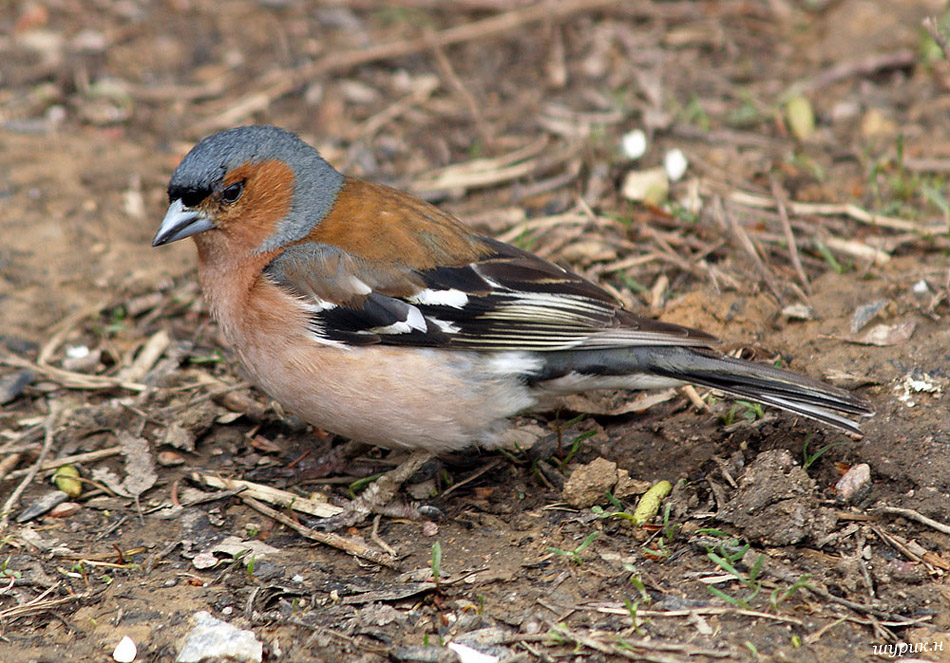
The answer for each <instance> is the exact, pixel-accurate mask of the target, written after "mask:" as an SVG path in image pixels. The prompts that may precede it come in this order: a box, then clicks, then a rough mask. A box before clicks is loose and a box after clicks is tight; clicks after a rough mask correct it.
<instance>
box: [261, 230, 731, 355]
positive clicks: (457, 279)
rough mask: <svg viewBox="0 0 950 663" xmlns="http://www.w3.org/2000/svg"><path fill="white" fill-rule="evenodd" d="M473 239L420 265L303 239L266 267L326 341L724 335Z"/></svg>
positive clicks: (581, 340) (594, 342) (551, 344)
mask: <svg viewBox="0 0 950 663" xmlns="http://www.w3.org/2000/svg"><path fill="white" fill-rule="evenodd" d="M475 241H476V242H477V244H478V245H479V246H480V247H481V250H480V251H479V252H478V257H476V258H475V259H472V260H469V261H467V262H464V263H463V264H459V265H457V266H451V267H445V266H438V267H429V268H423V269H419V268H413V267H412V266H410V265H407V264H405V263H404V262H400V261H399V260H398V258H397V259H396V260H387V261H384V262H380V261H373V260H367V259H365V258H363V257H360V256H358V255H355V254H353V253H350V252H348V251H345V250H343V249H341V248H339V247H338V246H335V245H330V244H324V243H319V242H312V241H306V242H302V243H298V244H294V245H291V246H289V247H288V248H287V249H286V250H285V251H284V252H283V253H281V254H280V255H279V256H278V257H277V258H275V259H274V260H273V261H272V262H271V263H270V264H269V265H268V266H267V268H266V269H265V275H266V277H267V278H269V279H270V280H271V282H273V283H274V284H276V285H277V286H278V287H280V288H282V289H284V290H285V291H287V292H289V293H291V294H292V295H294V296H295V297H296V298H297V299H298V300H299V301H300V303H301V306H303V307H305V308H306V310H307V312H308V315H309V319H310V321H311V331H312V332H313V334H314V335H315V336H316V337H317V339H318V340H320V341H322V342H327V343H335V344H343V345H367V344H386V345H410V346H422V347H444V348H456V349H467V350H482V351H503V350H531V351H539V352H552V351H558V350H570V349H602V348H617V347H628V346H639V345H685V346H707V345H711V344H714V343H716V342H717V340H716V339H715V338H714V337H712V336H710V335H708V334H706V333H704V332H701V331H697V330H694V329H689V328H686V327H681V326H679V325H673V324H667V323H662V322H657V321H655V320H651V319H648V318H640V317H637V316H635V315H633V314H632V313H630V312H628V311H626V310H624V309H623V308H622V307H621V306H620V305H619V303H618V302H617V301H616V300H615V299H614V298H613V297H612V296H611V295H610V294H608V293H607V292H606V291H605V290H603V289H602V288H600V287H598V286H597V285H595V284H593V283H591V282H590V281H587V280H586V279H584V278H582V277H580V276H578V275H577V274H574V273H572V272H570V271H567V270H565V269H563V268H561V267H558V266H557V265H554V264H553V263H550V262H548V261H546V260H543V259H541V258H538V257H537V256H534V255H532V254H530V253H527V252H525V251H522V250H520V249H517V248H515V247H513V246H510V245H507V244H503V243H501V242H497V241H494V240H491V239H488V238H480V237H479V238H475Z"/></svg>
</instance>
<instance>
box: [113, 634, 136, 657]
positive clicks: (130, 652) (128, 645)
mask: <svg viewBox="0 0 950 663" xmlns="http://www.w3.org/2000/svg"><path fill="white" fill-rule="evenodd" d="M136 653H138V651H137V650H136V648H135V643H134V642H132V638H130V637H129V636H125V637H124V638H122V639H121V640H119V644H117V645H116V646H115V651H114V652H112V659H113V660H115V661H118V663H132V661H134V660H135V655H136Z"/></svg>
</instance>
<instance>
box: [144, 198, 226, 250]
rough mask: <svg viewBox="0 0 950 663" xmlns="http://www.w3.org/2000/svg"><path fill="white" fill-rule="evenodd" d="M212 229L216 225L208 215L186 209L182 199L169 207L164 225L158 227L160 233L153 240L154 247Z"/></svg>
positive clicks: (163, 221)
mask: <svg viewBox="0 0 950 663" xmlns="http://www.w3.org/2000/svg"><path fill="white" fill-rule="evenodd" d="M212 228H214V224H213V223H212V222H211V219H209V218H208V215H207V214H205V213H204V212H202V211H200V210H196V209H190V208H188V207H185V206H184V204H183V203H182V202H181V200H180V199H179V200H175V201H173V202H172V204H171V205H169V206H168V211H167V212H166V213H165V218H164V219H162V225H160V226H159V227H158V232H157V233H155V238H154V239H153V240H152V246H161V245H162V244H168V243H170V242H177V241H178V240H180V239H185V238H186V237H191V236H192V235H197V234H198V233H201V232H204V231H205V230H211V229H212Z"/></svg>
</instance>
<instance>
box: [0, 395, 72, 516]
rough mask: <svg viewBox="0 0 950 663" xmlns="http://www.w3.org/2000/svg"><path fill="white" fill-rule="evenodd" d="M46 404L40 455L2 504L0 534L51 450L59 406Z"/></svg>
mask: <svg viewBox="0 0 950 663" xmlns="http://www.w3.org/2000/svg"><path fill="white" fill-rule="evenodd" d="M47 402H48V403H49V416H47V417H46V421H45V422H44V423H43V432H44V436H43V448H42V449H40V454H39V456H37V457H36V462H34V463H33V466H32V467H31V468H30V470H29V471H28V472H27V473H26V476H25V477H23V481H21V482H20V483H19V485H18V486H17V487H16V488H15V489H14V490H13V492H12V493H11V494H10V497H8V498H7V501H6V502H4V503H3V516H2V517H0V533H3V532H4V531H6V529H7V525H9V524H10V514H11V513H12V512H13V509H15V508H16V505H17V502H19V501H20V496H21V495H22V494H23V491H25V490H26V487H27V486H29V485H30V482H31V481H33V479H34V477H36V475H37V473H38V472H39V471H40V466H41V465H42V464H43V461H44V460H46V456H47V455H48V454H49V452H50V449H52V448H53V440H54V437H53V432H54V431H55V429H56V421H57V420H58V419H59V412H60V405H59V402H58V401H47Z"/></svg>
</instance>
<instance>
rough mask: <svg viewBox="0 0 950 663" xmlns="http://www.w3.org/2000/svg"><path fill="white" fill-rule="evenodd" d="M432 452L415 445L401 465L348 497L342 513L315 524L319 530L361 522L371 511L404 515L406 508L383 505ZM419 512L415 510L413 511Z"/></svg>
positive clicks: (349, 525) (431, 455) (388, 501)
mask: <svg viewBox="0 0 950 663" xmlns="http://www.w3.org/2000/svg"><path fill="white" fill-rule="evenodd" d="M433 457H434V456H433V454H432V453H430V452H428V451H424V450H422V449H418V450H416V451H413V452H412V454H410V456H409V458H407V459H406V460H405V461H403V462H402V463H401V464H400V465H398V466H397V467H395V468H393V469H392V470H390V471H389V472H386V474H384V475H383V476H381V477H379V478H378V479H376V481H374V482H373V483H371V484H370V485H369V487H367V488H366V490H364V491H363V492H362V493H361V494H360V496H359V497H357V498H356V499H354V500H351V501H350V503H349V504H347V505H346V507H345V509H346V510H345V511H344V512H343V513H340V514H337V515H335V516H331V517H330V518H324V519H323V520H321V521H320V522H319V523H318V524H317V525H316V527H317V528H318V529H322V530H335V529H339V528H341V527H352V526H354V525H358V524H360V523H362V522H363V521H364V520H366V518H367V517H368V516H369V515H370V514H373V513H383V514H384V515H387V514H393V513H394V512H395V514H396V515H398V516H407V515H409V514H408V513H406V511H405V510H393V509H386V508H385V507H386V505H388V504H389V503H390V502H392V500H393V498H394V497H396V494H397V493H398V492H399V489H400V488H402V484H404V483H405V482H406V481H407V480H408V479H409V477H411V476H412V475H413V474H415V473H416V472H418V471H419V468H421V467H422V466H423V465H425V464H426V463H428V462H429V461H430V460H432V458H433ZM415 515H418V514H415Z"/></svg>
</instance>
